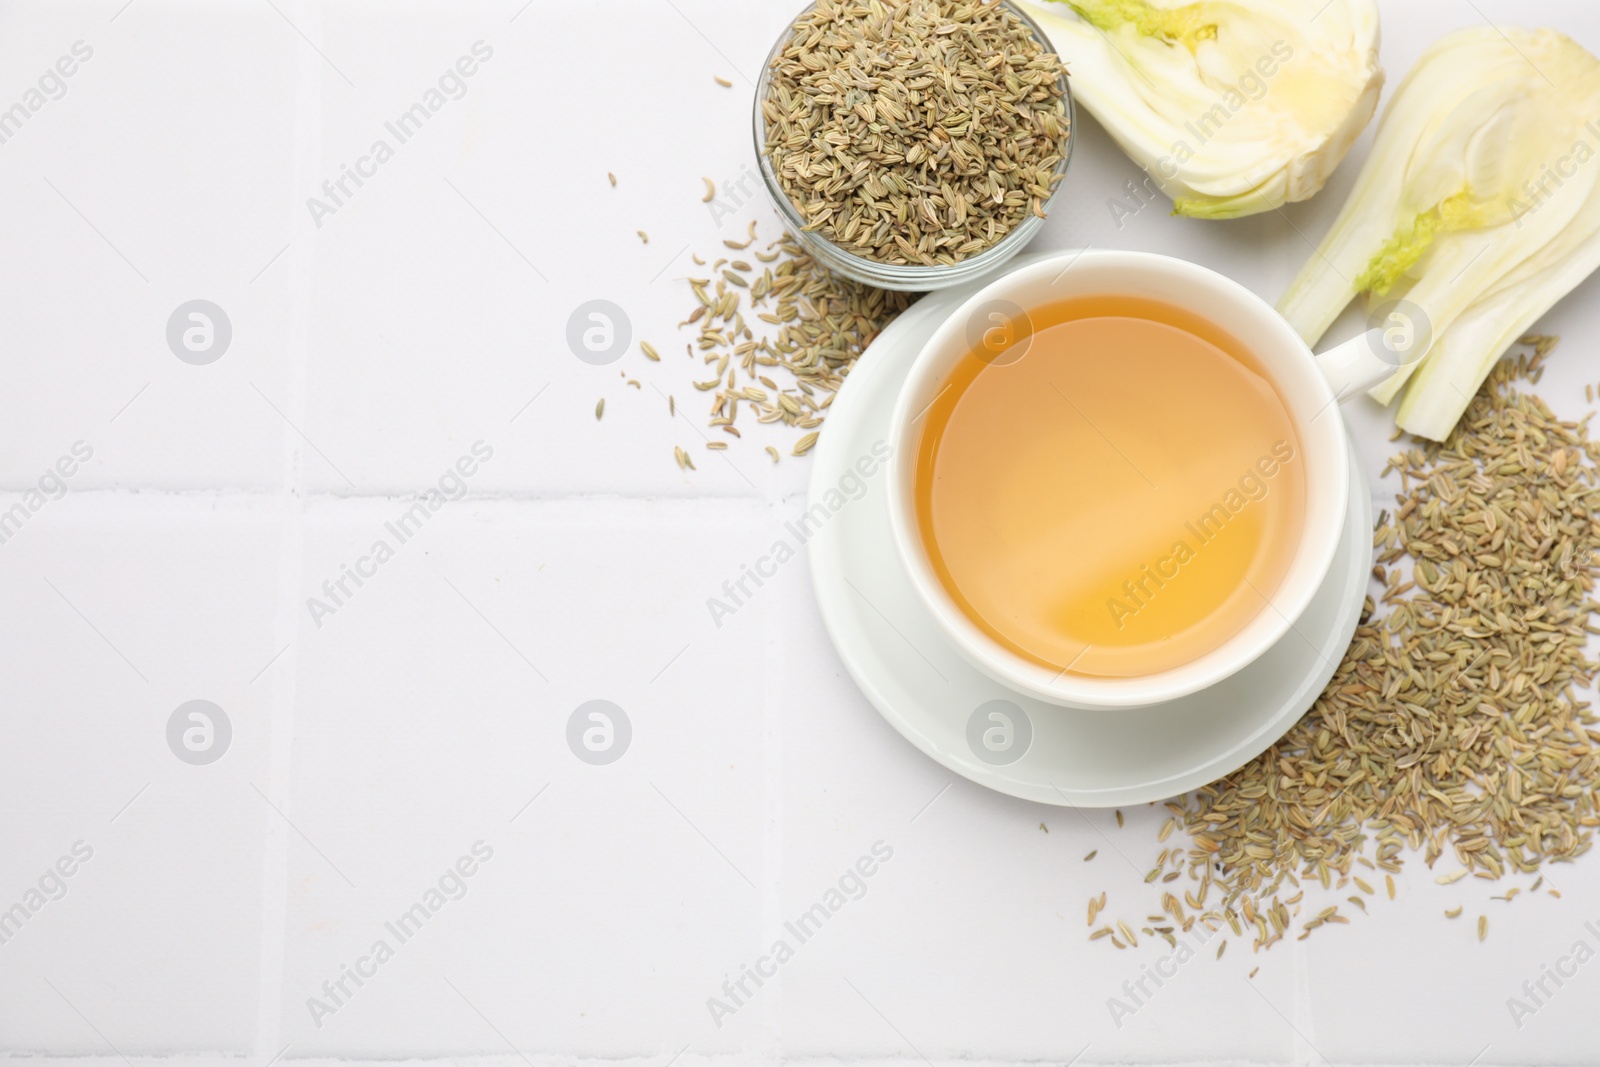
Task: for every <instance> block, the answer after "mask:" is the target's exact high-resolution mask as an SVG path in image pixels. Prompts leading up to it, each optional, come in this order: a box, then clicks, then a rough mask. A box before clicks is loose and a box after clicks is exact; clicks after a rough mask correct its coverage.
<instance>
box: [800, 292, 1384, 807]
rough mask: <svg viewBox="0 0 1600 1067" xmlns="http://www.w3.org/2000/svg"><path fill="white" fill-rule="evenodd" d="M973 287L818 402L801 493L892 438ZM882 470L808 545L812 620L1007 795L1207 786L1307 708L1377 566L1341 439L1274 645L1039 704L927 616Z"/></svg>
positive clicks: (1172, 791)
mask: <svg viewBox="0 0 1600 1067" xmlns="http://www.w3.org/2000/svg"><path fill="white" fill-rule="evenodd" d="M983 284H985V283H978V284H976V285H970V286H964V287H960V288H956V289H950V290H945V291H944V292H941V293H936V294H932V295H929V296H925V297H923V298H922V299H921V300H919V301H918V302H917V303H916V304H914V305H913V306H912V307H911V308H910V309H909V310H907V311H906V312H905V313H904V314H902V315H901V316H900V317H899V318H898V319H896V320H895V321H894V322H893V323H892V324H890V326H889V327H888V328H887V329H885V330H884V331H883V333H882V334H880V335H879V336H878V338H877V339H876V340H875V341H874V342H873V343H872V346H871V347H870V348H869V349H868V351H867V352H866V353H864V354H863V355H862V357H861V359H860V361H859V362H858V363H857V364H856V368H855V370H854V371H853V372H852V373H851V375H850V377H849V379H848V380H847V381H846V382H845V384H844V386H843V388H841V389H840V390H839V394H838V398H837V399H836V400H835V401H834V403H833V406H832V408H831V409H830V410H829V412H828V424H827V431H826V432H825V433H824V434H823V435H822V437H821V440H820V441H819V442H818V445H817V450H816V464H815V467H814V469H813V471H812V476H811V486H810V493H809V498H810V500H809V503H811V504H813V505H815V504H817V503H818V502H820V501H822V498H823V496H824V494H827V493H828V492H829V491H830V490H835V491H837V490H839V489H840V487H841V486H840V480H841V478H843V479H845V482H844V489H845V491H846V495H848V493H849V490H850V489H851V488H852V487H853V486H854V484H855V483H854V481H853V480H852V478H854V477H855V476H856V474H855V470H854V468H855V466H856V464H857V461H858V460H860V459H861V457H863V456H872V455H873V451H872V449H873V445H874V444H875V443H878V442H882V441H885V440H886V439H887V436H888V432H889V414H890V410H891V408H892V407H893V403H894V398H895V394H896V392H897V390H898V389H899V388H900V384H901V382H902V381H904V379H905V376H906V373H907V371H908V370H909V368H910V366H911V363H912V360H913V359H914V358H915V357H916V355H917V353H918V351H920V350H921V348H922V345H923V342H924V341H925V340H926V339H927V338H928V337H929V336H930V335H931V334H932V333H933V331H934V329H935V327H937V326H938V324H939V322H940V320H941V319H943V318H944V317H945V316H946V315H948V314H949V313H950V312H951V311H952V310H953V309H954V308H955V307H956V306H957V305H959V304H960V303H961V302H962V301H964V300H965V299H966V298H967V297H968V296H970V295H971V294H972V293H973V292H975V291H977V289H979V288H981V287H982V285H983ZM879 447H880V450H881V448H882V445H880V446H879ZM877 466H878V468H879V469H878V470H876V471H875V473H874V474H873V475H872V476H871V477H870V478H867V479H865V481H866V482H867V492H866V494H865V495H864V496H862V497H861V498H860V499H858V500H853V501H850V502H849V503H846V504H845V505H844V506H843V507H841V508H839V510H838V511H837V512H836V513H834V514H833V516H832V518H830V519H828V520H827V521H826V522H825V523H824V524H823V525H822V526H821V528H820V529H818V530H817V531H816V533H815V534H813V535H812V537H811V539H810V541H809V542H808V545H809V549H810V558H811V576H812V582H813V584H814V586H815V588H816V593H817V601H818V603H819V604H820V606H821V609H822V618H823V622H824V623H825V624H826V626H827V628H828V634H829V636H830V637H831V638H832V639H833V644H834V647H835V648H837V649H838V651H839V655H840V657H841V658H842V659H843V660H844V663H845V666H846V668H848V669H849V671H850V674H851V676H852V677H853V678H854V679H855V681H856V684H857V685H858V686H860V687H861V691H862V692H863V693H865V694H866V696H867V699H868V700H870V701H871V702H872V704H873V706H874V707H876V708H877V709H878V711H879V712H880V713H881V714H882V715H883V717H884V718H885V719H887V720H889V723H890V724H891V725H893V726H894V728H895V729H896V730H899V731H900V733H901V734H903V735H905V737H906V739H907V740H909V741H910V742H911V743H912V744H914V745H916V746H917V747H918V748H920V749H921V750H922V751H923V752H925V753H927V754H928V755H929V756H931V757H933V759H935V760H937V761H938V762H939V763H942V764H943V765H944V766H946V767H948V768H950V769H951V770H952V771H955V772H956V773H957V774H960V775H962V776H964V777H966V778H970V779H971V780H972V781H974V782H977V783H978V784H979V785H985V786H988V787H989V788H991V789H996V790H999V791H1000V792H1002V793H1009V794H1010V795H1012V796H1015V797H1022V798H1023V799H1026V800H1034V801H1038V802H1039V803H1042V804H1065V805H1073V806H1075V807H1112V806H1115V805H1119V804H1135V803H1143V802H1145V801H1151V800H1159V799H1161V798H1164V797H1170V796H1175V795H1178V794H1181V793H1185V792H1188V791H1189V790H1191V789H1194V788H1196V787H1198V786H1201V785H1204V784H1205V783H1207V782H1211V781H1215V780H1216V779H1217V778H1220V777H1222V776H1223V775H1225V774H1228V773H1229V772H1230V771H1233V770H1236V769H1238V768H1239V767H1241V766H1243V765H1244V764H1246V763H1248V762H1249V761H1250V760H1251V759H1253V758H1254V757H1255V756H1257V755H1259V754H1260V753H1261V752H1263V751H1265V750H1266V749H1267V748H1268V747H1269V746H1271V744H1272V743H1273V742H1274V741H1276V740H1277V739H1278V738H1280V737H1282V736H1283V735H1284V734H1285V733H1287V732H1288V730H1289V728H1290V727H1291V726H1293V725H1294V723H1295V722H1296V721H1297V720H1298V719H1299V718H1300V716H1301V715H1302V714H1304V713H1305V712H1306V710H1307V709H1309V708H1310V707H1311V705H1312V703H1313V702H1314V701H1315V700H1316V698H1317V695H1318V694H1319V693H1321V692H1322V688H1323V686H1325V685H1326V684H1327V682H1328V679H1329V678H1331V677H1332V676H1333V672H1334V669H1335V668H1336V666H1337V664H1338V662H1339V659H1340V657H1341V656H1342V655H1343V654H1344V650H1345V648H1346V647H1347V646H1348V645H1349V643H1350V639H1351V637H1352V636H1353V635H1354V633H1355V629H1356V624H1357V622H1358V621H1359V618H1360V614H1361V607H1362V602H1363V599H1364V597H1365V595H1366V589H1367V579H1368V575H1369V573H1370V571H1371V566H1372V501H1371V495H1370V493H1369V491H1368V487H1367V482H1366V479H1365V477H1364V476H1363V475H1362V473H1361V467H1360V463H1359V459H1358V457H1357V456H1356V455H1355V453H1354V449H1352V450H1351V467H1350V469H1351V478H1350V507H1349V509H1348V512H1347V517H1346V520H1345V532H1344V537H1343V539H1342V541H1341V543H1340V546H1339V551H1338V553H1337V554H1336V555H1335V557H1334V562H1333V567H1332V569H1331V570H1330V572H1329V575H1328V579H1327V581H1325V582H1324V583H1323V586H1322V588H1321V590H1320V591H1319V592H1318V593H1317V595H1316V597H1315V598H1314V599H1313V600H1312V602H1311V606H1310V607H1309V608H1308V609H1306V612H1305V614H1304V615H1303V616H1301V617H1300V618H1299V619H1298V620H1297V621H1296V622H1295V625H1294V627H1293V628H1292V629H1291V630H1290V631H1289V633H1288V635H1287V636H1285V637H1284V639H1283V640H1282V641H1280V642H1279V643H1278V644H1277V645H1275V646H1273V648H1272V649H1270V650H1269V651H1268V652H1267V653H1266V654H1265V655H1263V656H1262V657H1261V658H1260V659H1259V660H1257V661H1256V662H1255V663H1253V664H1251V665H1250V666H1249V667H1246V668H1245V669H1244V670H1242V671H1240V672H1239V673H1238V674H1236V675H1234V676H1233V677H1231V678H1229V679H1227V680H1226V681H1224V682H1222V683H1220V684H1218V685H1216V686H1213V687H1212V688H1210V689H1207V690H1205V691H1203V692H1200V693H1196V694H1193V695H1192V696H1188V697H1185V698H1183V699H1181V700H1174V701H1170V702H1167V703H1164V704H1156V705H1152V706H1149V707H1145V708H1134V709H1126V710H1122V711H1078V710H1074V709H1071V708H1062V707H1057V706H1055V705H1052V704H1045V703H1043V702H1041V701H1037V700H1034V699H1032V698H1031V697H1027V696H1023V695H1022V694H1020V693H1016V692H1013V691H1011V690H1009V689H1007V688H1005V687H1004V686H1002V685H1000V684H999V683H998V682H995V681H993V680H992V679H990V678H989V677H988V676H987V675H985V674H981V673H980V672H979V671H978V669H977V668H975V667H973V666H971V665H969V664H968V663H967V661H966V660H965V659H963V658H962V657H961V655H960V654H959V653H958V652H957V651H956V650H955V648H954V647H953V646H952V645H951V644H950V643H949V642H948V641H946V640H945V639H944V636H943V635H942V634H941V633H940V632H939V631H938V629H936V628H935V626H934V623H933V621H932V619H930V618H928V617H927V616H926V613H925V611H924V609H923V607H922V605H921V603H920V602H919V601H918V600H917V596H916V593H915V591H914V590H913V589H912V587H911V583H910V579H909V578H908V577H907V576H906V574H905V570H904V568H903V566H902V565H901V563H900V562H899V560H898V559H897V558H896V556H895V553H894V548H893V544H892V542H891V540H890V534H889V516H888V510H887V508H886V506H885V488H884V474H883V471H882V469H881V467H882V464H881V462H880V463H878V464H877ZM832 499H833V500H834V501H835V502H837V501H838V500H839V497H838V496H837V495H834V496H833V498H832ZM826 506H827V505H826V504H824V507H826ZM829 510H831V509H829ZM969 738H970V740H969Z"/></svg>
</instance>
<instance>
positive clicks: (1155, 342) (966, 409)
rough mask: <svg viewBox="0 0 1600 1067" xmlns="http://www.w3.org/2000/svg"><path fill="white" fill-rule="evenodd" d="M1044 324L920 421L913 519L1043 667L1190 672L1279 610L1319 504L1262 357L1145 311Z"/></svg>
mask: <svg viewBox="0 0 1600 1067" xmlns="http://www.w3.org/2000/svg"><path fill="white" fill-rule="evenodd" d="M1029 318H1030V319H1031V322H1032V330H1031V333H1030V334H1029V335H1027V336H1024V337H1019V338H1014V339H1012V342H1011V343H1012V344H1013V345H1015V346H1017V347H1015V348H1013V349H1005V348H1004V346H1003V343H1002V342H997V341H995V339H994V338H992V337H991V338H990V339H989V342H988V343H989V344H990V345H991V346H992V347H991V350H989V351H985V350H983V349H981V348H980V349H975V350H973V351H971V352H969V353H968V354H967V355H965V356H964V357H963V358H962V359H961V361H960V362H959V364H958V365H957V366H956V367H955V369H954V371H953V372H952V374H951V376H950V377H949V379H948V380H947V388H945V389H944V390H943V392H942V393H941V394H940V395H939V396H938V398H937V399H936V400H935V401H934V403H933V404H932V405H931V406H930V407H929V409H928V410H927V412H926V414H924V415H923V416H922V419H923V425H922V428H921V432H920V437H919V440H918V446H917V447H918V454H917V463H916V481H915V494H916V514H917V521H918V526H919V529H920V533H921V537H922V541H923V545H924V547H925V549H926V551H927V554H928V558H929V560H930V561H931V562H932V564H933V569H934V571H935V573H936V574H937V575H938V577H939V580H940V581H941V582H942V583H943V585H944V587H945V588H946V590H948V592H949V593H950V595H951V597H952V598H953V599H954V600H955V602H956V603H957V605H959V606H960V608H961V609H962V610H963V611H964V612H965V613H966V614H967V615H968V617H969V618H971V619H972V620H973V621H974V622H975V623H976V624H977V625H978V627H979V628H980V629H982V630H983V631H985V632H986V633H987V634H988V635H989V636H990V637H991V638H993V639H994V640H996V641H998V642H999V643H1000V644H1002V645H1004V646H1005V647H1007V648H1010V649H1011V650H1012V651H1014V652H1016V653H1018V654H1020V655H1022V656H1024V657H1026V658H1028V659H1031V660H1033V661H1035V662H1037V663H1040V664H1043V665H1045V666H1048V667H1052V668H1056V669H1062V670H1070V671H1071V672H1073V673H1078V674H1084V675H1099V676H1107V677H1135V676H1139V675H1145V674H1151V673H1155V672H1158V671H1163V670H1168V669H1171V668H1174V667H1178V666H1181V665H1183V664H1185V663H1188V662H1190V661H1192V660H1194V659H1196V658H1198V657H1199V656H1202V655H1204V654H1205V653H1207V652H1209V651H1211V650H1212V649H1214V648H1216V647H1217V646H1219V645H1221V644H1222V643H1223V642H1225V641H1227V640H1228V639H1229V638H1230V637H1232V636H1233V635H1235V634H1237V633H1238V632H1239V631H1240V630H1241V629H1243V628H1244V627H1245V626H1246V625H1247V624H1248V623H1249V622H1250V621H1251V620H1252V619H1253V618H1254V617H1255V616H1256V615H1257V613H1259V612H1261V611H1263V610H1269V611H1270V610H1273V609H1271V608H1270V607H1268V606H1267V598H1268V597H1270V596H1271V595H1272V594H1273V593H1274V592H1275V591H1276V590H1277V588H1278V585H1279V583H1280V582H1281V581H1282V580H1283V577H1284V575H1285V574H1286V572H1287V571H1288V568H1289V564H1290V562H1291V560H1292V558H1293V556H1294V553H1295V549H1296V546H1297V544H1298V542H1299V538H1300V533H1301V528H1302V526H1303V523H1304V520H1305V509H1306V499H1305V497H1306V490H1305V476H1304V470H1303V464H1302V456H1301V447H1300V441H1299V438H1298V436H1297V434H1296V432H1295V426H1294V423H1293V421H1292V419H1291V416H1290V414H1289V412H1288V409H1287V408H1286V407H1285V405H1284V403H1283V401H1282V400H1281V399H1280V398H1279V396H1278V393H1277V392H1276V390H1275V389H1274V388H1273V386H1272V384H1271V381H1270V380H1269V379H1268V377H1267V376H1266V374H1265V373H1264V371H1263V370H1262V368H1261V365H1260V363H1259V361H1258V360H1256V359H1255V358H1254V356H1253V355H1252V354H1251V353H1250V352H1248V351H1247V350H1246V349H1245V348H1244V347H1243V346H1242V345H1241V344H1240V343H1239V342H1238V341H1237V340H1236V339H1234V338H1233V337H1232V336H1230V335H1229V334H1227V333H1226V332H1224V331H1223V330H1221V329H1220V328H1218V327H1217V326H1215V325H1214V324H1212V323H1210V322H1208V321H1206V320H1204V319H1202V318H1200V317H1199V316H1196V315H1194V314H1192V313H1190V312H1187V311H1184V310H1182V309H1179V308H1176V307H1172V306H1169V305H1166V304H1163V303H1159V302H1156V301H1152V300H1147V299H1143V298H1139V297H1130V296H1116V295H1107V296H1093V297H1079V298H1074V299H1072V300H1066V301H1061V302H1058V303H1055V304H1051V305H1047V306H1045V307H1042V308H1035V309H1032V310H1031V311H1030V312H1029ZM1023 345H1025V346H1026V347H1025V348H1024V347H1022V346H1023ZM995 348H998V349H999V350H1000V355H999V356H998V358H997V357H996V355H995V350H994V349H995ZM1017 352H1022V353H1023V354H1022V355H1021V356H1020V358H1016V355H1015V354H1016V353H1017Z"/></svg>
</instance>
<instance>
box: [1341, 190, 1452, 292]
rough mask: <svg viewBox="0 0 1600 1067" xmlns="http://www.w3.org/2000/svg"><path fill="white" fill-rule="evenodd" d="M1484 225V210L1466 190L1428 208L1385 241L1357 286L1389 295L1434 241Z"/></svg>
mask: <svg viewBox="0 0 1600 1067" xmlns="http://www.w3.org/2000/svg"><path fill="white" fill-rule="evenodd" d="M1482 224H1483V213H1482V211H1481V210H1480V209H1479V208H1477V207H1476V206H1474V205H1473V202H1472V193H1471V191H1470V190H1468V189H1463V190H1461V191H1460V192H1459V193H1457V194H1456V195H1454V196H1451V197H1447V198H1445V199H1444V200H1441V201H1439V202H1438V203H1437V204H1435V205H1433V206H1432V207H1431V208H1429V209H1428V210H1427V211H1423V212H1419V213H1418V214H1417V215H1415V216H1413V217H1412V219H1411V222H1410V223H1408V224H1406V225H1404V226H1401V227H1400V228H1399V229H1398V230H1396V231H1395V233H1394V236H1393V237H1391V238H1389V239H1388V240H1387V241H1385V242H1384V244H1383V247H1382V248H1380V249H1378V254H1377V255H1375V256H1373V257H1372V262H1371V263H1368V264H1367V269H1366V270H1364V271H1362V272H1361V277H1359V278H1357V279H1356V285H1355V287H1356V289H1357V290H1358V291H1362V292H1369V293H1373V294H1375V295H1377V296H1387V295H1388V294H1389V291H1390V290H1391V289H1393V288H1394V287H1395V285H1396V284H1398V283H1399V281H1400V279H1401V278H1403V277H1405V275H1406V273H1407V272H1408V271H1409V270H1411V268H1412V267H1415V266H1416V265H1417V263H1418V262H1419V261H1420V260H1421V259H1422V257H1423V256H1424V255H1425V254H1426V253H1427V251H1428V249H1429V248H1431V247H1433V242H1434V241H1435V240H1436V239H1437V238H1439V237H1440V236H1442V235H1444V234H1447V233H1454V232H1455V231H1457V230H1470V229H1473V228H1474V227H1476V226H1481V225H1482Z"/></svg>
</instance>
